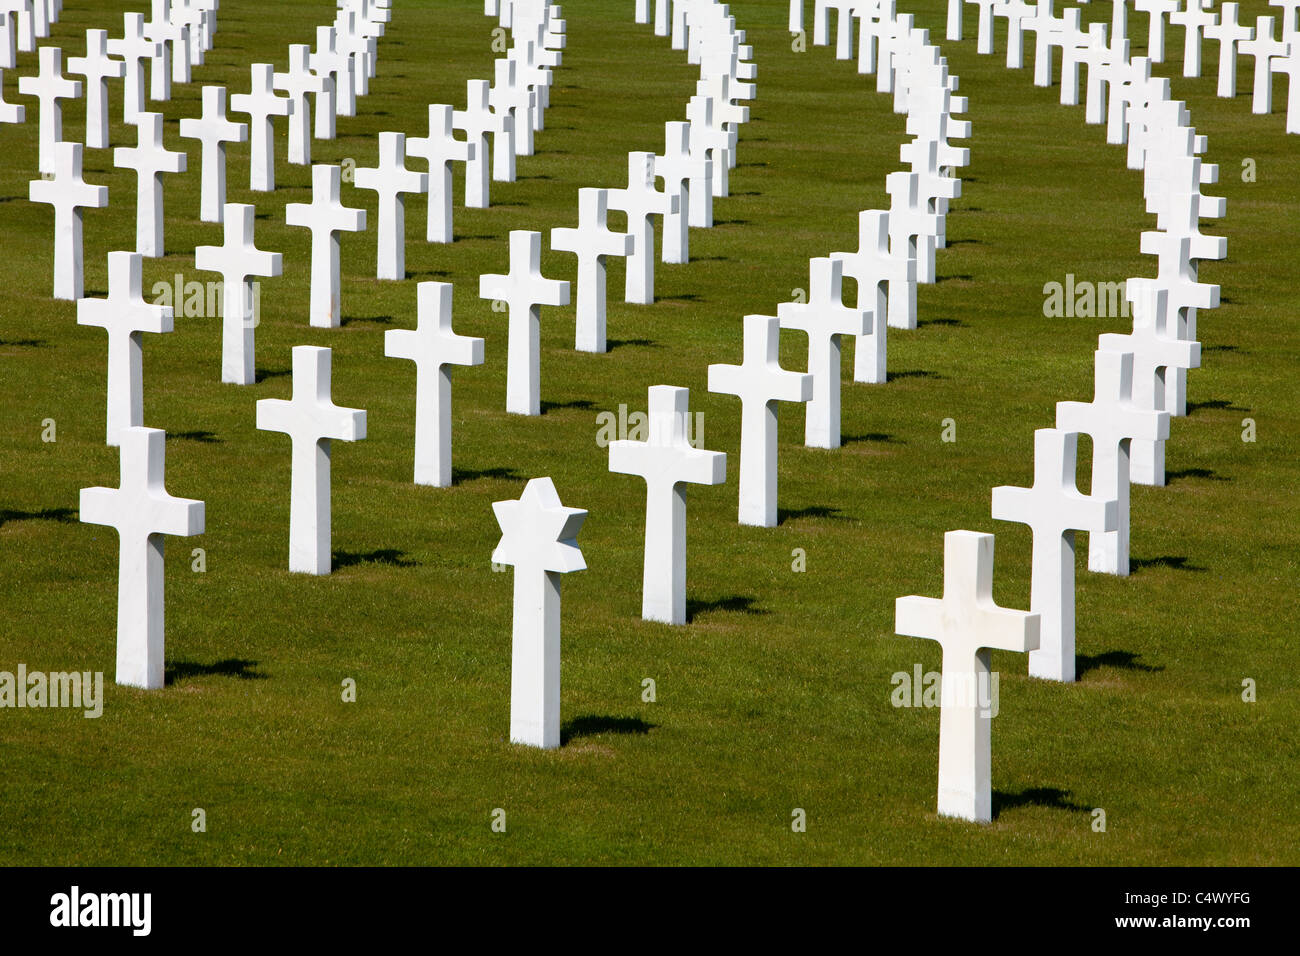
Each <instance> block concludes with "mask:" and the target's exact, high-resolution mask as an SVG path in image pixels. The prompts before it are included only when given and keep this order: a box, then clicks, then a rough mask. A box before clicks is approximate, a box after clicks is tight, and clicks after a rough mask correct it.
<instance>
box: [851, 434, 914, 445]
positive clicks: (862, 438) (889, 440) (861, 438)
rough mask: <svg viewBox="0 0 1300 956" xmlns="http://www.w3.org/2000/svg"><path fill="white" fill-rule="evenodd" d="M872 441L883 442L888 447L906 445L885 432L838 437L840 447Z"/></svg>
mask: <svg viewBox="0 0 1300 956" xmlns="http://www.w3.org/2000/svg"><path fill="white" fill-rule="evenodd" d="M873 441H876V442H884V443H885V444H889V445H905V444H907V443H906V442H905V441H903V440H902V439H901V438H895V437H894V436H893V435H890V434H887V433H885V432H867V433H866V434H863V435H841V436H840V444H841V445H854V444H857V443H859V442H863V443H865V442H873Z"/></svg>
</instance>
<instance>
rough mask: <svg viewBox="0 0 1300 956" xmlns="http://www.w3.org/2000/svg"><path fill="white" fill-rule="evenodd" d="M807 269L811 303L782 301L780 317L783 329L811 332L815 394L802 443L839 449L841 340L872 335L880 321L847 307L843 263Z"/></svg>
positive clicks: (821, 261)
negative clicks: (845, 337)
mask: <svg viewBox="0 0 1300 956" xmlns="http://www.w3.org/2000/svg"><path fill="white" fill-rule="evenodd" d="M808 267H809V273H810V281H809V289H808V300H807V301H806V302H782V303H781V304H780V305H778V306H777V309H776V314H777V318H779V319H780V320H781V328H783V329H797V330H799V331H801V332H806V333H807V334H808V373H809V374H810V375H812V377H813V393H812V398H811V399H810V400H809V401H808V405H807V413H806V417H805V420H804V444H805V445H807V446H808V447H809V448H839V447H840V336H841V335H858V336H862V335H868V334H870V333H871V331H872V329H873V328H874V326H875V321H876V320H875V318H874V316H873V314H872V313H871V312H869V311H867V310H864V309H853V308H849V307H848V306H846V305H845V304H844V299H843V293H842V288H843V277H844V273H843V269H844V267H843V265H842V264H841V263H840V262H838V261H837V260H834V259H830V258H820V257H819V258H814V259H811V260H809V263H808Z"/></svg>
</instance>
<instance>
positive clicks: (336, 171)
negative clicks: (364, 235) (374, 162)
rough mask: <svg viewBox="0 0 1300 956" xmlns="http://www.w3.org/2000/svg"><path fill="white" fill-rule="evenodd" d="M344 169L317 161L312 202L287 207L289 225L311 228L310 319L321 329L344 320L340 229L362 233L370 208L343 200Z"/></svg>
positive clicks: (312, 175)
mask: <svg viewBox="0 0 1300 956" xmlns="http://www.w3.org/2000/svg"><path fill="white" fill-rule="evenodd" d="M341 182H342V169H341V168H340V167H338V166H323V165H320V164H317V165H315V166H313V167H312V168H311V202H310V203H300V202H292V203H289V204H288V205H286V206H285V207H284V220H285V223H286V224H287V225H290V226H301V227H303V228H305V229H310V230H311V305H310V311H309V313H308V322H309V323H310V324H311V325H313V326H315V327H317V328H321V329H330V328H338V327H339V326H340V325H341V324H342V322H343V305H342V285H341V283H340V282H339V232H340V231H347V232H361V231H362V230H364V229H365V228H366V211H365V210H364V209H354V208H353V207H351V206H345V205H343V203H342V202H340V201H339V188H340V183H341Z"/></svg>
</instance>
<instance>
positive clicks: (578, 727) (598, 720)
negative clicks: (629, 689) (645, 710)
mask: <svg viewBox="0 0 1300 956" xmlns="http://www.w3.org/2000/svg"><path fill="white" fill-rule="evenodd" d="M657 726H658V724H647V723H646V722H645V721H644V720H642V719H641V718H640V717H598V716H596V715H594V714H584V715H583V716H581V717H574V718H572V719H571V720H566V721H565V722H564V723H563V724H561V725H560V744H561V745H563V744H567V743H568V742H569V741H570V740H573V739H575V738H577V737H598V736H600V735H601V734H648V733H650V731H652V730H654V729H655V727H657Z"/></svg>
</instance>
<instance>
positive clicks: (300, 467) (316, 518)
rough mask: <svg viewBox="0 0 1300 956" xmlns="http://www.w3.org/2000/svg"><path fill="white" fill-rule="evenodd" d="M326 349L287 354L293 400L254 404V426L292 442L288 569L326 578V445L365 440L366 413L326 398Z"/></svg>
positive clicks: (303, 348) (304, 347)
mask: <svg viewBox="0 0 1300 956" xmlns="http://www.w3.org/2000/svg"><path fill="white" fill-rule="evenodd" d="M330 371H331V362H330V350H329V349H325V348H317V347H316V346H313V345H295V346H294V349H293V397H292V398H291V399H290V400H289V401H284V400H283V399H276V398H263V399H260V400H259V401H258V403H257V427H258V428H259V429H260V430H262V431H272V432H284V433H285V434H287V435H288V436H289V438H290V439H292V441H293V452H292V464H291V470H290V479H289V486H290V490H289V570H290V571H297V572H300V573H302V574H329V573H330V569H331V559H332V554H331V551H330V440H331V439H335V438H337V439H339V440H340V441H360V440H361V439H363V438H365V437H366V413H365V412H364V411H362V410H361V409H357V408H342V407H340V406H338V405H335V404H334V402H333V401H332V400H331V399H330Z"/></svg>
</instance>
